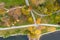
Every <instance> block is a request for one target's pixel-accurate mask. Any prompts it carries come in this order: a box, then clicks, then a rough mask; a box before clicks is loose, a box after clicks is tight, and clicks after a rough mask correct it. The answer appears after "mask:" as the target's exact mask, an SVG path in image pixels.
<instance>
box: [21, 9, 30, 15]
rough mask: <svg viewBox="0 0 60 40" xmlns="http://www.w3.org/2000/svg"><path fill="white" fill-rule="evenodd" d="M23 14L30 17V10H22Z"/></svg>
mask: <svg viewBox="0 0 60 40" xmlns="http://www.w3.org/2000/svg"><path fill="white" fill-rule="evenodd" d="M22 13H23V15H29V14H30V10H26V9H24V8H22Z"/></svg>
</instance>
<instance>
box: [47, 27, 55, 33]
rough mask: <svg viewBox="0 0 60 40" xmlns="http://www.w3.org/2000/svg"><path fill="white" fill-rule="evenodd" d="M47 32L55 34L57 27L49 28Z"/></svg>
mask: <svg viewBox="0 0 60 40" xmlns="http://www.w3.org/2000/svg"><path fill="white" fill-rule="evenodd" d="M47 31H48V32H55V31H56V28H55V27H48V29H47Z"/></svg>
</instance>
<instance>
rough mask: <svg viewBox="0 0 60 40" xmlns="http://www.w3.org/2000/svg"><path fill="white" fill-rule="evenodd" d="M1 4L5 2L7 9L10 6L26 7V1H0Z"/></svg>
mask: <svg viewBox="0 0 60 40" xmlns="http://www.w3.org/2000/svg"><path fill="white" fill-rule="evenodd" d="M1 2H4V3H5V7H7V8H9V7H10V6H17V5H25V0H0V3H1Z"/></svg>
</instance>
